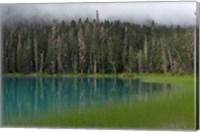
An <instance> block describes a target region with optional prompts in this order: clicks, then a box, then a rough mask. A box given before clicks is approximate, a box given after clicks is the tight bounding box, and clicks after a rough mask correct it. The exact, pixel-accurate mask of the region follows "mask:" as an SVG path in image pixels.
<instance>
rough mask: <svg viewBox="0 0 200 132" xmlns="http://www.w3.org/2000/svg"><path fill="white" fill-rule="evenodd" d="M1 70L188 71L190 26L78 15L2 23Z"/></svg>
mask: <svg viewBox="0 0 200 132" xmlns="http://www.w3.org/2000/svg"><path fill="white" fill-rule="evenodd" d="M2 32H3V72H4V73H26V74H28V73H35V72H37V73H38V72H40V73H49V74H55V73H63V74H67V73H144V72H147V73H166V72H171V73H180V72H181V73H192V72H193V70H194V53H193V51H194V42H193V41H194V40H193V39H194V33H193V28H192V27H180V26H170V27H169V26H161V25H157V24H155V23H154V22H153V21H152V22H151V24H149V25H138V24H133V23H128V22H123V23H122V22H120V21H117V20H116V21H114V22H110V21H108V20H105V21H100V20H99V14H98V11H97V12H96V19H95V20H93V21H90V20H89V19H85V20H82V19H79V21H74V20H72V21H71V22H66V21H61V22H59V21H56V20H52V22H51V23H31V22H21V23H20V22H17V23H12V24H9V25H6V24H5V25H4V26H3V29H2Z"/></svg>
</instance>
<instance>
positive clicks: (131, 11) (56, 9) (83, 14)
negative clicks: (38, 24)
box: [3, 2, 196, 26]
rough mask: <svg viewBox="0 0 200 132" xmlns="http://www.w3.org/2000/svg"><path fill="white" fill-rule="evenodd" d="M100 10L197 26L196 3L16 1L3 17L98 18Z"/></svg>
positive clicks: (115, 16)
mask: <svg viewBox="0 0 200 132" xmlns="http://www.w3.org/2000/svg"><path fill="white" fill-rule="evenodd" d="M96 10H98V11H99V17H100V20H101V21H103V20H110V21H113V20H120V21H122V22H131V23H137V24H145V23H146V22H149V21H151V20H154V21H155V22H156V23H158V24H162V25H178V24H179V25H181V26H188V25H194V24H195V21H196V18H195V10H196V3H195V2H137V3H136V2H133V3H73V4H72V3H71V4H70V3H68V4H13V5H3V14H4V16H3V19H4V20H5V21H12V20H13V18H14V17H15V18H16V17H18V18H20V19H26V20H29V19H34V18H37V19H41V20H52V19H57V20H67V21H71V20H72V19H75V20H78V19H79V18H82V19H83V20H84V19H86V18H89V19H90V20H92V19H95V13H96Z"/></svg>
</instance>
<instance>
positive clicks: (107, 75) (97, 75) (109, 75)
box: [2, 73, 194, 78]
mask: <svg viewBox="0 0 200 132" xmlns="http://www.w3.org/2000/svg"><path fill="white" fill-rule="evenodd" d="M2 76H4V77H9V76H14V77H92V78H112V77H115V78H143V77H150V76H157V77H159V76H160V77H183V76H191V77H194V74H193V73H185V74H172V73H94V74H93V73H83V74H81V73H76V74H75V73H73V74H71V73H70V74H61V73H56V74H48V73H29V74H24V73H5V74H2Z"/></svg>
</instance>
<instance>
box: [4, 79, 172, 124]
mask: <svg viewBox="0 0 200 132" xmlns="http://www.w3.org/2000/svg"><path fill="white" fill-rule="evenodd" d="M171 91H172V86H171V85H170V84H159V83H147V82H142V81H140V80H133V79H124V80H123V79H117V78H98V79H97V78H54V77H38V78H36V77H18V78H16V77H13V78H12V77H5V78H4V79H3V117H4V118H5V119H12V118H13V117H16V118H20V117H27V120H28V118H29V117H32V116H34V115H36V114H38V113H40V114H46V113H48V112H54V113H58V114H59V113H60V112H62V111H66V110H67V109H68V108H77V109H80V110H82V109H85V108H88V107H89V106H95V105H97V106H101V105H102V106H104V105H105V104H112V103H117V102H122V103H127V104H129V103H134V102H137V101H148V99H149V98H150V97H153V96H157V95H161V96H162V97H167V96H169V95H170V93H171Z"/></svg>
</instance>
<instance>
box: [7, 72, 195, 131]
mask: <svg viewBox="0 0 200 132" xmlns="http://www.w3.org/2000/svg"><path fill="white" fill-rule="evenodd" d="M99 77H102V76H99ZM118 77H121V78H126V77H133V78H140V79H142V80H143V81H146V82H157V83H171V84H173V85H174V86H175V87H176V88H175V93H174V94H173V95H172V96H169V97H167V98H164V97H163V98H162V97H160V96H155V97H153V98H150V99H149V100H148V101H147V102H138V103H136V104H132V105H131V104H129V105H126V104H123V103H121V102H118V103H117V104H113V105H109V106H105V107H94V108H91V109H85V110H82V111H79V110H73V109H72V110H70V111H69V112H66V113H63V114H62V115H54V114H49V115H45V116H40V117H37V118H36V119H33V120H32V121H29V122H25V121H24V120H23V119H21V120H18V121H13V123H11V124H9V126H10V125H12V126H23V127H24V126H38V127H70V128H71V127H72V128H134V129H147V128H148V129H179V130H180V129H181V130H183V129H184V130H188V129H190V130H191V129H193V130H194V129H195V114H194V77H193V75H182V76H178V75H169V74H167V75H162V74H130V75H128V76H127V75H126V74H120V75H118Z"/></svg>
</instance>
